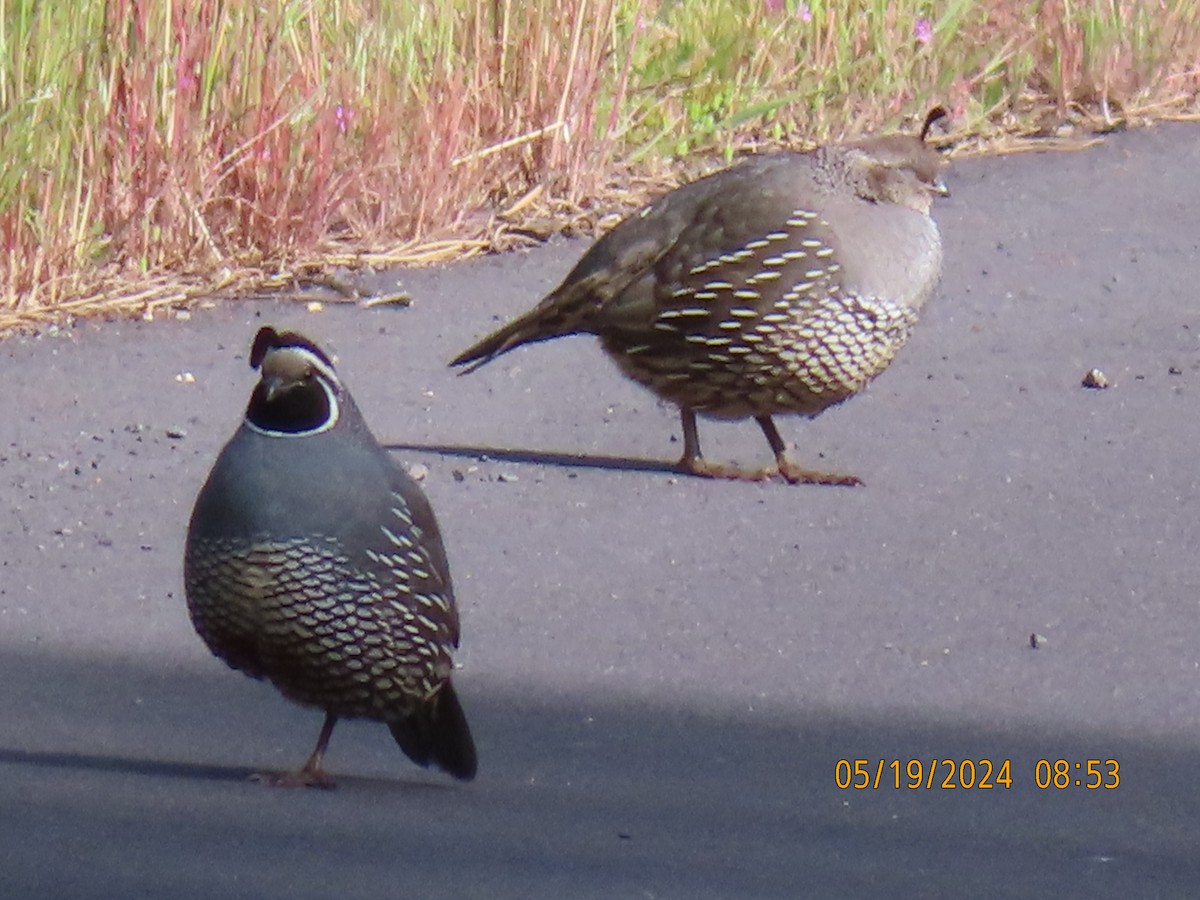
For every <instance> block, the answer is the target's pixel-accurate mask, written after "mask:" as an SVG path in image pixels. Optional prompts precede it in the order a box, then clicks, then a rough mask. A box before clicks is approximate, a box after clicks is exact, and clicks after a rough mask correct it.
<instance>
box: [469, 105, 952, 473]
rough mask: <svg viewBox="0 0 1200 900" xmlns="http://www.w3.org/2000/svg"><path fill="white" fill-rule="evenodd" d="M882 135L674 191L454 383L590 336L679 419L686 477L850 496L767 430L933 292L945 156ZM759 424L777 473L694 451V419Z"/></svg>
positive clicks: (872, 350) (886, 347)
mask: <svg viewBox="0 0 1200 900" xmlns="http://www.w3.org/2000/svg"><path fill="white" fill-rule="evenodd" d="M945 115H946V111H945V110H944V109H942V108H941V107H938V108H936V109H934V110H932V111H931V112H930V113H929V115H928V116H927V117H926V119H925V122H924V125H923V127H922V128H921V131H920V133H919V134H918V135H903V134H894V135H885V136H876V137H869V138H865V139H862V140H858V141H853V142H848V143H842V144H830V145H826V146H822V147H818V148H816V149H814V150H811V151H808V152H803V153H798V152H786V153H777V154H772V155H764V156H758V157H753V158H751V159H748V160H746V161H744V162H742V163H740V164H738V165H735V166H733V167H731V168H728V169H724V170H722V171H719V172H716V173H714V174H712V175H709V176H707V177H704V178H701V179H699V180H697V181H694V182H692V183H690V184H687V185H684V186H682V187H680V188H677V189H676V190H673V191H671V192H669V193H667V194H664V195H663V196H661V197H659V198H658V199H657V200H655V201H653V202H652V203H650V204H649V205H648V206H646V207H645V208H644V209H642V210H641V211H640V212H639V213H637V214H636V215H633V216H631V217H629V218H628V219H625V220H624V221H623V222H621V223H620V224H619V225H617V226H616V227H615V228H613V229H612V230H611V231H610V232H609V233H608V234H606V235H605V236H604V237H602V238H601V239H600V240H599V241H597V242H596V244H595V245H594V246H592V248H591V249H590V250H589V251H588V252H587V253H585V254H584V256H583V258H582V259H580V261H579V262H578V264H577V265H576V266H575V268H574V269H572V270H571V272H570V274H568V275H567V277H566V279H565V280H564V281H563V282H562V284H560V285H559V286H558V287H557V288H555V289H554V291H552V292H551V293H550V294H549V295H548V296H547V297H546V298H545V299H543V300H542V301H541V302H540V303H539V304H538V305H537V306H536V307H534V308H533V309H532V310H530V311H529V312H528V313H526V314H525V315H523V316H520V317H519V318H517V319H515V320H514V321H512V322H510V323H509V324H507V325H505V326H504V327H502V328H500V329H499V330H498V331H496V332H495V333H493V334H491V335H489V336H487V337H485V338H484V339H483V340H481V341H479V342H478V343H477V344H475V345H474V346H473V347H471V348H469V349H468V350H465V351H464V352H463V353H461V354H460V355H459V356H458V357H456V358H455V359H454V360H453V361H452V362H451V363H450V364H451V365H452V366H461V365H467V364H472V365H471V366H470V368H469V369H468V370H467V371H474V369H476V368H478V367H479V366H481V365H483V364H484V363H486V362H488V361H490V360H492V359H495V358H496V357H497V356H499V355H500V354H502V353H506V352H508V351H509V350H512V349H513V348H514V347H519V346H520V345H522V344H528V343H533V342H536V341H544V340H548V339H550V338H555V337H560V336H562V335H569V334H594V335H597V336H598V337H599V338H600V342H601V345H602V346H603V348H604V350H605V351H606V352H607V353H608V355H609V356H611V357H612V359H613V360H614V361H615V362H616V364H617V365H618V366H619V367H620V369H621V371H622V372H624V373H625V375H627V376H628V377H630V378H632V379H633V380H635V381H637V382H639V383H641V384H642V385H644V386H646V387H647V388H649V389H650V390H651V391H653V392H654V393H655V394H657V395H659V396H660V397H662V398H663V399H665V400H668V401H670V402H671V403H674V404H676V405H677V406H679V408H680V413H681V419H682V426H683V438H684V448H683V456H682V458H681V459H680V460H679V463H678V468H679V469H680V470H681V471H684V472H687V473H690V474H695V475H704V476H709V477H722V478H746V479H760V478H765V477H770V476H771V475H774V474H777V473H778V474H780V475H782V476H783V477H784V478H785V479H787V480H788V481H789V482H793V483H796V482H804V483H819V484H858V483H859V480H858V479H857V478H856V477H854V476H853V475H842V474H837V473H828V472H818V471H813V470H811V469H806V468H803V467H801V466H798V465H796V464H795V463H794V462H792V461H791V460H790V459H788V457H787V454H786V447H785V445H784V442H783V440H782V439H781V438H780V436H779V432H778V431H777V430H776V428H775V423H774V422H773V421H772V418H771V417H772V415H774V414H775V413H798V414H800V415H803V416H808V417H813V416H816V415H817V414H819V413H820V412H822V411H823V410H825V409H828V408H829V407H830V406H833V405H835V404H837V403H841V402H842V401H843V400H845V399H847V398H848V397H851V396H853V395H854V394H856V393H858V392H859V391H861V390H862V389H863V388H864V387H866V385H867V383H868V382H869V381H871V379H872V378H874V377H875V376H876V375H878V374H879V373H880V372H882V371H883V370H884V369H885V368H887V366H888V364H889V363H890V362H891V360H892V358H893V356H894V355H895V354H896V351H897V350H899V349H900V347H901V346H903V345H904V343H905V341H906V340H907V339H908V337H909V335H910V334H911V332H912V329H913V326H914V325H915V324H916V321H917V317H918V315H919V313H920V311H921V308H922V307H923V306H924V305H925V303H926V301H928V300H929V298H930V297H931V296H932V295H933V293H934V290H935V289H936V287H937V284H938V281H939V279H940V277H941V268H942V244H941V237H940V235H939V233H938V229H937V226H936V225H935V224H934V222H933V219H932V218H930V215H929V211H930V207H931V205H932V203H933V199H934V197H935V196H937V195H944V194H946V193H948V191H947V190H946V187H945V185H944V184H943V182H942V180H941V174H940V173H941V170H942V165H943V161H942V157H941V155H940V154H939V153H938V151H937V150H936V149H935V148H934V147H932V146H930V145H929V144H928V143H927V142H926V138H927V136H928V133H929V129H930V126H931V125H932V124H933V123H934V122H935V121H937V120H938V119H940V118H941V117H943V116H945ZM698 413H699V414H701V415H704V416H709V417H712V418H717V419H741V418H747V417H751V416H752V417H754V418H755V420H756V421H757V422H758V424H759V426H760V427H761V428H762V430H763V433H764V434H765V435H766V438H767V441H768V443H769V444H770V445H771V450H772V451H773V452H774V454H775V461H776V462H775V465H774V466H770V467H766V468H763V469H758V470H747V469H742V468H739V467H735V466H731V465H721V464H714V463H710V462H708V461H707V460H705V459H704V458H703V457H702V456H701V453H700V443H699V438H698V437H697V433H696V415H697V414H698Z"/></svg>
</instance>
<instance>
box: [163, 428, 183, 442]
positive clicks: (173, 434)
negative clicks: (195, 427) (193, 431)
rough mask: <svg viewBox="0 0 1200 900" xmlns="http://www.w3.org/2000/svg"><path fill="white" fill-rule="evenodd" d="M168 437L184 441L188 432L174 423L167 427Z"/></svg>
mask: <svg viewBox="0 0 1200 900" xmlns="http://www.w3.org/2000/svg"><path fill="white" fill-rule="evenodd" d="M167 437H169V438H170V439H171V440H173V441H182V440H183V439H184V438H185V437H187V432H186V431H185V430H184V429H182V428H180V427H179V426H178V425H172V426H171V427H170V428H168V429H167Z"/></svg>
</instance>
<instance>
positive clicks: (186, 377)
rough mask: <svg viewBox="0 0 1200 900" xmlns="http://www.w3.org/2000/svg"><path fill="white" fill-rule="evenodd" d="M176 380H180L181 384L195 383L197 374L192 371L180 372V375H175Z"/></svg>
mask: <svg viewBox="0 0 1200 900" xmlns="http://www.w3.org/2000/svg"><path fill="white" fill-rule="evenodd" d="M175 380H176V381H178V382H179V383H180V384H195V383H196V376H195V375H193V374H192V373H191V372H180V373H179V374H178V375H176V376H175Z"/></svg>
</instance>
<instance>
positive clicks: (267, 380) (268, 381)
mask: <svg viewBox="0 0 1200 900" xmlns="http://www.w3.org/2000/svg"><path fill="white" fill-rule="evenodd" d="M262 386H263V399H264V400H265V401H266V402H267V403H270V402H271V401H272V400H274V399H275V398H276V397H278V396H279V395H280V394H282V393H283V392H284V391H285V390H286V389H287V386H286V385H285V384H284V383H283V379H282V378H280V377H279V376H278V375H264V376H263V377H262Z"/></svg>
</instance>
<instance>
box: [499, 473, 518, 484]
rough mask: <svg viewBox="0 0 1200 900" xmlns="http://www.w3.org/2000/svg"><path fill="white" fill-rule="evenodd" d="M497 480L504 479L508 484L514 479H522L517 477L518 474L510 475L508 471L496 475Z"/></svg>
mask: <svg viewBox="0 0 1200 900" xmlns="http://www.w3.org/2000/svg"><path fill="white" fill-rule="evenodd" d="M496 480H497V481H502V482H504V483H505V484H508V483H509V482H512V481H520V479H519V478H517V476H516V475H509V474H508V473H507V472H501V473H500V474H499V475H497V476H496Z"/></svg>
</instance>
